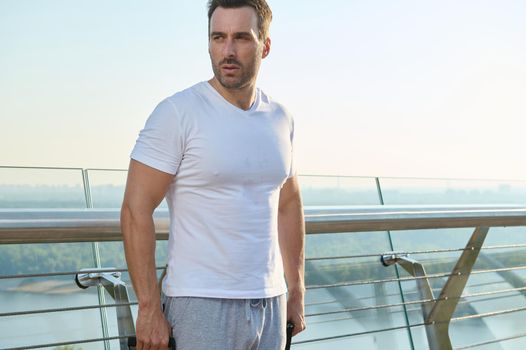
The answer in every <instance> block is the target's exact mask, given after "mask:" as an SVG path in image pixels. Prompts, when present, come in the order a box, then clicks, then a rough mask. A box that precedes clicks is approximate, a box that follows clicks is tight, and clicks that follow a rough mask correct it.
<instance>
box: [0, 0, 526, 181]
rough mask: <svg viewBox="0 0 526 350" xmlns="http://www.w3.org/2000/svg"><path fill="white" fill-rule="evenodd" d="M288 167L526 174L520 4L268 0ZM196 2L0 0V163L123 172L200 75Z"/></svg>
mask: <svg viewBox="0 0 526 350" xmlns="http://www.w3.org/2000/svg"><path fill="white" fill-rule="evenodd" d="M269 4H270V5H271V7H272V9H273V12H274V21H273V23H272V26H271V38H272V49H271V53H270V56H269V57H268V58H267V59H266V60H264V61H263V66H262V69H261V72H260V79H259V84H258V85H259V86H260V87H261V88H262V89H263V90H264V91H265V92H266V93H268V94H269V95H271V96H273V97H274V98H275V99H276V100H279V101H280V102H282V103H283V104H285V105H286V106H287V107H288V109H289V110H290V111H291V112H292V113H293V115H294V117H295V125H296V143H295V152H296V162H297V165H298V170H299V172H300V173H301V174H332V175H357V176H359V175H363V176H410V177H450V178H497V179H499V178H500V179H526V162H524V161H523V154H524V149H525V146H526V137H525V136H524V134H525V131H526V128H525V126H526V122H525V121H524V119H525V117H526V65H525V62H526V20H525V18H526V2H525V1H523V0H515V1H507V0H494V1H484V0H440V1H438V0H436V1H425V0H413V1H407V0H400V1H396V0H383V1H380V0H378V1H372V0H361V1H352V0H327V1H311V0H281V1H280V0H271V1H269ZM206 31H207V18H206V1H202V0H185V1H183V0H181V1H175V0H164V1H160V0H159V1H145V0H144V1H130V0H119V1H116V0H114V1H112V0H104V1H103V0H91V1H71V0H61V1H58V0H34V1H29V0H2V1H0V45H1V46H0V118H1V124H0V165H21V166H73V167H83V168H126V167H127V164H128V160H129V153H130V150H131V148H132V147H133V144H134V142H135V139H136V137H137V134H138V132H139V130H140V129H141V128H142V126H143V125H144V122H145V120H146V118H147V117H148V115H149V113H150V112H151V111H152V110H153V108H154V107H155V105H156V104H157V103H158V102H159V101H160V100H162V99H163V98H164V97H166V96H169V95H171V94H173V93H175V92H177V91H179V90H181V89H184V88H186V87H188V86H190V85H192V84H194V83H196V82H199V81H203V80H207V79H209V78H210V77H211V76H212V71H211V68H210V63H209V58H208V53H207V32H206Z"/></svg>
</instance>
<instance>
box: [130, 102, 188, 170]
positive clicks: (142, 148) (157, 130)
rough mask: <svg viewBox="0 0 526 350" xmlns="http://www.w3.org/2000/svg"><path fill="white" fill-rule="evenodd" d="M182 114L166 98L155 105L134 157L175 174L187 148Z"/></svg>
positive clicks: (132, 155)
mask: <svg viewBox="0 0 526 350" xmlns="http://www.w3.org/2000/svg"><path fill="white" fill-rule="evenodd" d="M184 139H185V137H184V130H183V128H182V123H181V115H179V113H178V112H177V110H176V107H175V106H174V104H173V103H172V102H171V101H170V100H168V99H165V100H163V101H161V102H160V103H159V104H158V105H157V107H156V108H155V109H154V111H153V112H152V114H151V115H150V117H149V118H148V120H147V121H146V125H145V126H144V129H142V130H141V132H140V133H139V137H138V138H137V141H136V143H135V147H134V148H133V150H132V152H131V156H130V157H131V158H132V159H134V160H136V161H138V162H141V163H143V164H146V165H148V166H150V167H152V168H155V169H157V170H160V171H162V172H165V173H169V174H172V175H175V173H177V170H178V169H179V165H180V163H181V159H182V157H183V152H184Z"/></svg>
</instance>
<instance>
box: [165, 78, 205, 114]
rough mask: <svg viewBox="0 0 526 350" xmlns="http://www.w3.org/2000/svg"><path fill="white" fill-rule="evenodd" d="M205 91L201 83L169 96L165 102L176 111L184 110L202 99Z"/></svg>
mask: <svg viewBox="0 0 526 350" xmlns="http://www.w3.org/2000/svg"><path fill="white" fill-rule="evenodd" d="M204 89H205V88H204V86H203V82H200V83H197V84H195V85H192V86H190V87H188V88H186V89H184V90H181V91H178V92H176V93H175V94H173V95H171V96H168V97H167V98H165V99H164V100H163V101H166V102H168V103H170V104H171V105H172V107H173V108H175V109H176V110H184V109H185V108H187V107H191V106H192V105H194V104H195V103H196V102H197V101H199V100H200V99H201V98H202V95H203V90H204ZM194 106H195V105H194Z"/></svg>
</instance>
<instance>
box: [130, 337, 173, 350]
mask: <svg viewBox="0 0 526 350" xmlns="http://www.w3.org/2000/svg"><path fill="white" fill-rule="evenodd" d="M136 346H137V337H128V349H130V350H133V349H135V347H136ZM168 347H169V348H170V349H172V350H175V339H174V337H170V339H169V340H168Z"/></svg>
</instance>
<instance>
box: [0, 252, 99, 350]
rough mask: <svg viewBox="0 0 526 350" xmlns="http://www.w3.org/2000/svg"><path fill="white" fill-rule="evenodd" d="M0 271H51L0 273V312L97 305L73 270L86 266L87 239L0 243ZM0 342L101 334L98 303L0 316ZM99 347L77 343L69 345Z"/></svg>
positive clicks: (90, 258)
mask: <svg viewBox="0 0 526 350" xmlns="http://www.w3.org/2000/svg"><path fill="white" fill-rule="evenodd" d="M0 261H1V262H0V275H1V276H4V277H5V276H11V275H22V274H51V276H38V277H25V278H7V279H6V278H2V279H0V310H1V311H0V313H18V312H26V311H35V310H44V309H62V308H71V307H84V306H96V305H98V298H97V290H96V289H95V288H93V289H88V290H81V289H79V288H78V287H77V286H76V284H75V282H74V274H73V275H72V274H67V275H59V276H53V275H52V274H54V273H60V272H73V271H77V270H78V269H80V268H92V267H93V266H94V264H93V255H92V246H91V244H90V243H64V244H27V245H0ZM0 329H1V330H2V332H1V333H2V348H4V347H6V348H9V347H25V346H29V345H36V344H48V343H57V342H67V341H78V340H80V339H93V338H100V337H102V328H101V319H100V313H99V310H98V309H86V310H75V311H59V312H50V313H41V314H30V315H10V316H4V317H0ZM79 348H81V349H102V348H103V347H102V345H101V344H99V345H97V344H89V345H78V346H76V347H75V349H79Z"/></svg>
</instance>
